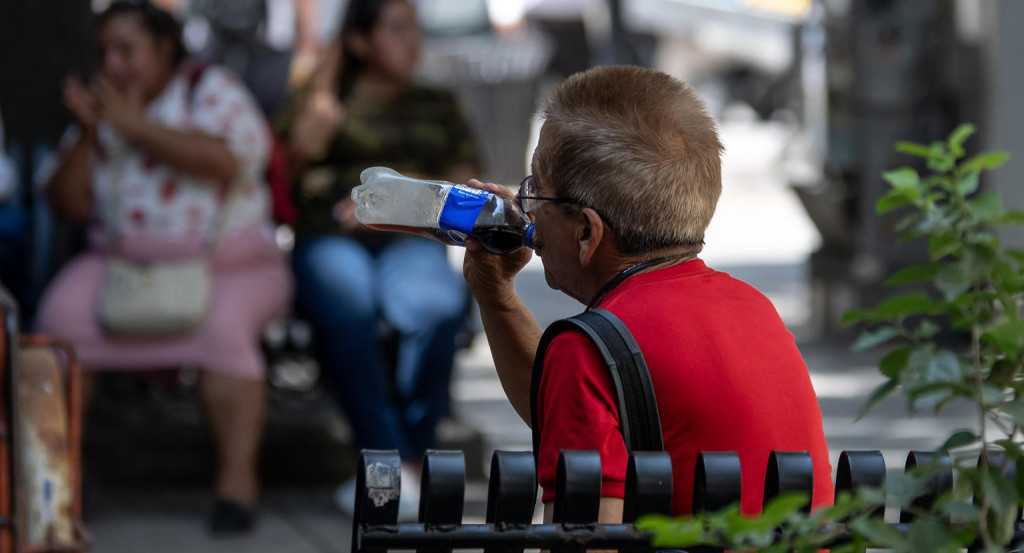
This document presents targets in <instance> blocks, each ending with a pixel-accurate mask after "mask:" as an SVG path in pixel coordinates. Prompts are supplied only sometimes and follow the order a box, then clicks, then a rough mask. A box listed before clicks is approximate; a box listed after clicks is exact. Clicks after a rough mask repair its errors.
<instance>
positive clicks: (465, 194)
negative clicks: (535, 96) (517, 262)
mask: <svg viewBox="0 0 1024 553" xmlns="http://www.w3.org/2000/svg"><path fill="white" fill-rule="evenodd" d="M359 180H360V181H361V182H362V184H360V185H359V186H357V187H355V188H354V189H353V190H352V199H353V200H355V202H356V219H358V220H359V222H360V223H362V224H364V225H366V226H368V227H372V228H375V229H378V230H388V231H399V232H408V233H412V234H419V235H421V236H426V237H428V238H433V239H434V240H437V241H439V242H444V243H445V244H451V245H453V246H465V245H466V237H467V236H472V237H474V238H476V239H477V240H479V241H480V243H481V244H482V245H483V246H484V248H487V250H488V251H490V252H493V253H508V252H512V251H515V250H518V249H519V248H522V247H523V246H527V247H531V248H532V247H533V224H531V223H530V221H529V219H528V218H527V217H526V216H525V215H523V212H522V211H520V210H519V206H517V205H516V202H514V201H509V200H506V199H505V198H503V197H501V196H498V195H496V194H492V193H490V192H486V191H484V190H477V189H476V188H471V187H469V186H465V185H461V184H452V183H450V182H445V181H434V180H421V179H414V178H411V177H407V176H405V175H402V174H400V173H398V172H397V171H395V170H393V169H388V168H387V167H370V168H369V169H366V170H365V171H363V172H362V174H360V175H359Z"/></svg>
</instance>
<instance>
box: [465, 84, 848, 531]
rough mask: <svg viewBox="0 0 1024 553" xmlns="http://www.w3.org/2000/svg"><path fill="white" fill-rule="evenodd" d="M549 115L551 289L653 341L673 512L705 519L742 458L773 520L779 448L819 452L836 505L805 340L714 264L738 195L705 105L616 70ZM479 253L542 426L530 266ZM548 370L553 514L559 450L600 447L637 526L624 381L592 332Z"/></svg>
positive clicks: (613, 485) (537, 157)
mask: <svg viewBox="0 0 1024 553" xmlns="http://www.w3.org/2000/svg"><path fill="white" fill-rule="evenodd" d="M542 110H543V111H542V114H543V116H544V125H543V128H542V129H541V134H540V141H539V143H538V145H537V149H536V151H535V152H534V155H533V161H532V173H533V174H532V176H530V177H527V178H526V180H524V181H523V184H522V185H521V187H520V190H519V195H518V201H519V203H520V205H521V207H523V209H524V211H526V212H527V213H528V214H529V216H530V217H532V218H533V220H534V222H535V225H536V227H535V228H536V232H535V244H536V251H537V254H538V255H540V256H541V260H542V261H543V264H544V276H545V278H546V279H547V282H548V285H549V286H551V287H552V288H554V289H557V290H561V291H563V292H565V293H566V294H568V295H570V296H572V297H573V298H575V299H577V300H578V301H580V302H581V303H583V304H585V305H587V306H588V309H589V308H594V307H598V306H600V307H601V308H603V309H606V310H608V311H611V312H612V313H614V314H615V315H617V316H618V317H619V318H620V319H621V320H622V321H623V322H624V323H625V324H626V326H627V327H628V328H629V329H630V331H631V332H632V334H633V336H634V337H635V338H636V341H637V343H638V344H639V346H640V348H641V350H642V352H643V355H644V357H645V359H646V362H647V365H648V367H649V370H650V374H651V380H652V382H653V385H654V389H655V396H656V398H657V403H658V410H659V414H660V418H661V428H662V436H663V442H664V444H665V450H666V451H668V452H669V454H670V456H671V458H672V463H673V472H674V476H675V478H674V481H675V490H674V507H673V510H674V511H675V512H676V513H677V514H683V513H687V512H689V511H690V506H691V498H692V486H693V472H694V463H695V460H696V456H697V454H698V453H699V452H701V451H736V452H738V453H739V456H740V462H741V465H742V472H743V483H744V494H743V499H742V505H741V508H742V510H743V511H744V512H746V513H756V512H758V511H759V510H760V504H761V500H762V497H763V486H764V477H765V471H766V467H767V462H768V456H769V454H770V453H771V451H772V450H782V451H809V452H810V454H811V456H812V459H813V462H814V465H815V474H814V482H815V488H814V497H813V503H814V505H821V504H828V503H830V502H831V499H832V488H831V466H830V464H829V459H828V449H827V447H826V444H825V438H824V435H823V432H822V427H821V411H820V410H819V408H818V403H817V399H816V397H815V395H814V390H813V388H812V387H811V381H810V378H809V376H808V373H807V367H806V366H805V364H804V362H803V359H802V358H801V356H800V352H799V351H798V350H797V348H796V345H795V344H794V340H793V336H792V335H791V334H790V333H789V332H788V331H787V330H786V327H785V326H784V325H783V323H782V321H781V319H780V318H779V316H778V314H777V313H776V311H775V309H774V307H773V306H772V304H771V303H770V302H769V301H768V299H767V298H765V297H764V296H763V295H761V294H760V293H759V292H758V291H756V290H754V289H753V288H752V287H750V286H749V285H747V284H745V283H743V282H740V281H738V280H735V279H733V278H732V277H730V276H729V275H728V274H726V273H720V272H717V271H714V270H712V269H710V268H708V267H707V266H705V264H704V263H703V262H702V261H701V260H700V259H698V257H697V255H698V254H699V253H700V251H701V247H702V245H703V241H704V231H705V229H706V228H707V225H708V223H709V222H710V220H711V216H712V215H713V214H714V211H715V206H716V204H717V202H718V197H719V194H720V192H721V188H722V184H721V164H720V155H721V151H722V145H721V143H720V142H719V140H718V133H717V130H716V128H715V124H714V121H713V120H712V118H711V117H710V116H709V115H708V114H707V111H706V110H705V108H704V104H703V102H701V100H700V99H699V98H697V96H696V95H695V93H694V92H693V89H691V88H690V87H688V86H687V85H685V84H683V83H681V82H679V81H677V80H676V79H673V78H672V77H670V76H668V75H666V74H664V73H661V72H657V71H653V70H648V69H641V68H637V67H624V66H613V67H600V68H596V69H591V70H589V71H586V72H583V73H578V74H576V75H573V76H572V77H570V78H569V79H568V80H566V81H565V82H564V83H563V84H562V85H561V86H559V87H558V89H557V90H555V92H554V94H553V95H552V97H551V98H550V99H549V100H548V101H547V102H546V104H545V105H544V106H543V108H542ZM471 184H473V185H475V186H479V187H482V188H485V189H488V190H491V191H493V192H496V193H503V194H505V195H506V196H507V195H510V194H509V193H508V192H507V191H504V190H503V189H502V187H500V186H497V185H493V184H485V183H481V182H479V181H473V182H471ZM468 248H469V253H468V255H467V256H466V261H465V266H464V273H465V276H466V280H467V282H468V283H469V286H470V289H471V290H472V291H473V294H474V296H475V297H476V299H477V301H478V302H479V304H480V311H481V315H482V318H483V324H484V330H485V332H486V333H487V338H488V342H489V344H490V347H491V352H492V354H493V356H494V361H495V364H496V366H497V371H498V376H499V378H500V379H501V382H502V386H503V387H504V389H505V393H506V394H507V395H508V398H509V401H510V402H511V403H512V405H513V406H514V407H515V409H516V411H517V412H518V413H519V415H520V416H521V417H522V418H523V419H524V420H526V421H527V422H529V421H530V409H531V406H530V379H531V373H532V368H533V361H534V355H535V353H536V352H537V347H538V343H539V342H540V337H541V334H542V332H541V329H540V327H539V326H538V324H537V321H536V320H535V319H534V318H533V316H532V315H531V314H530V312H529V311H528V310H527V308H526V307H525V305H524V304H523V303H522V301H521V300H520V299H519V297H518V296H516V293H515V285H514V278H515V275H516V273H517V272H518V271H519V270H520V269H522V267H523V266H524V265H525V264H526V262H527V260H528V259H529V257H530V253H529V252H528V251H527V250H520V251H519V252H515V253H512V254H507V255H503V256H498V255H493V254H490V253H488V252H487V251H486V250H484V249H483V248H482V247H481V246H480V244H479V243H476V242H474V241H472V240H470V241H469V244H468ZM543 367H544V370H543V373H542V374H543V378H542V379H541V381H540V392H539V396H538V402H537V406H536V407H537V413H538V423H537V424H538V425H539V427H540V429H539V430H540V448H539V451H538V457H539V467H538V476H539V479H540V482H541V485H542V486H543V488H544V494H543V500H544V502H545V511H546V515H547V516H548V517H550V515H551V506H552V503H551V502H552V498H553V493H554V482H555V475H556V468H557V462H558V453H559V451H561V450H562V449H592V450H597V451H598V452H600V454H601V459H602V472H603V489H602V500H601V511H600V513H601V514H600V517H601V521H602V522H617V521H621V516H622V499H621V498H622V495H623V488H624V482H625V475H626V462H627V453H626V447H625V444H624V442H623V439H622V436H621V434H620V431H619V416H618V413H617V409H616V407H615V406H616V400H615V393H614V391H613V390H614V388H613V386H612V381H611V376H610V374H609V371H608V369H607V367H606V366H605V364H604V362H603V361H602V358H601V357H600V355H599V353H598V351H597V349H596V347H595V346H594V344H593V343H592V342H590V341H589V339H588V338H586V337H585V335H584V334H582V333H579V332H575V331H569V332H565V333H563V334H560V335H559V336H558V337H557V338H555V339H554V341H552V342H551V344H550V345H549V347H548V349H547V353H546V356H545V358H544V364H543Z"/></svg>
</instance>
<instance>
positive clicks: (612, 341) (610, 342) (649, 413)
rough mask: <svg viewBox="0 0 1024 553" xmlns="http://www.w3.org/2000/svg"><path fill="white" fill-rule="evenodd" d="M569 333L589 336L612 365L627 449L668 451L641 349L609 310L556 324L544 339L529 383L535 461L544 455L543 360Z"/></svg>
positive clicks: (611, 371) (586, 314) (606, 360)
mask: <svg viewBox="0 0 1024 553" xmlns="http://www.w3.org/2000/svg"><path fill="white" fill-rule="evenodd" d="M570 329H574V330H579V331H581V332H583V333H584V334H586V335H587V336H588V337H589V338H590V339H591V341H593V342H594V345H595V346H597V349H598V351H599V352H600V353H601V357H602V358H603V359H604V362H605V364H606V365H607V366H608V370H609V373H610V374H611V377H612V383H613V385H614V386H615V397H616V402H617V404H618V409H619V422H620V428H621V430H622V439H623V441H624V442H625V443H626V450H627V451H630V452H633V451H662V450H663V449H664V446H663V445H662V441H661V419H660V417H659V416H658V403H657V401H656V399H655V396H654V386H653V385H652V384H651V375H650V373H649V372H648V370H647V362H646V361H645V360H644V356H643V353H641V352H640V346H638V345H637V343H636V340H635V339H634V338H633V334H632V333H630V332H629V329H628V328H626V325H625V324H624V323H623V322H622V321H621V320H620V319H619V318H618V317H616V316H615V315H614V314H612V313H611V312H610V311H607V310H604V309H590V310H588V311H585V312H583V313H580V314H579V315H576V316H574V317H569V318H568V319H561V320H558V321H555V322H554V323H552V324H551V326H549V327H548V328H547V330H545V331H544V335H543V336H542V337H541V340H540V346H538V348H537V356H536V357H535V358H534V360H533V377H532V379H531V381H530V413H531V419H532V420H531V425H530V426H531V427H532V429H533V451H534V456H535V457H536V456H537V455H538V452H539V451H540V428H539V425H538V424H537V409H538V406H537V399H538V396H539V393H540V381H541V376H542V375H543V373H544V357H545V354H546V353H547V350H548V346H549V345H551V341H552V340H554V339H555V336H558V335H559V334H561V333H562V332H563V331H565V330H570Z"/></svg>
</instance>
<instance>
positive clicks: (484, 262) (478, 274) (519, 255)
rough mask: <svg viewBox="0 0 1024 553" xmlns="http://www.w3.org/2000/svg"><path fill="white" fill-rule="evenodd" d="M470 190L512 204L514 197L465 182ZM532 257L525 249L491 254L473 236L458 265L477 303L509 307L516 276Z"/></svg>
mask: <svg viewBox="0 0 1024 553" xmlns="http://www.w3.org/2000/svg"><path fill="white" fill-rule="evenodd" d="M467 184H468V185H469V186H471V187H473V188H478V189H480V190H486V191H488V192H491V193H493V194H498V195H499V196H501V197H503V198H505V199H506V200H507V201H515V196H514V195H513V194H512V192H511V191H509V189H508V188H506V187H504V186H501V185H500V184H494V183H485V182H481V181H478V180H476V179H470V180H469V182H468V183H467ZM532 256H533V252H531V251H530V250H529V249H528V248H522V249H520V250H517V251H514V252H511V253H507V254H503V255H498V254H493V253H491V252H489V251H487V250H486V249H484V247H483V245H481V244H480V242H479V241H477V240H476V239H475V238H473V237H469V238H467V239H466V257H465V259H464V261H463V263H462V274H463V276H464V277H465V278H466V284H467V285H468V286H469V289H470V291H471V292H473V296H474V297H476V300H477V301H478V302H479V303H481V304H488V305H509V304H510V302H511V301H512V299H513V298H514V297H515V278H516V274H518V273H519V271H521V270H522V268H523V267H525V266H526V263H527V262H528V261H530V257H532Z"/></svg>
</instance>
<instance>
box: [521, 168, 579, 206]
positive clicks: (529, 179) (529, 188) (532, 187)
mask: <svg viewBox="0 0 1024 553" xmlns="http://www.w3.org/2000/svg"><path fill="white" fill-rule="evenodd" d="M536 190H537V185H536V184H534V182H533V175H526V178H524V179H523V180H522V182H520V183H519V192H518V193H517V194H516V201H517V202H519V209H521V210H522V211H523V213H530V212H531V211H533V209H534V205H533V204H531V203H530V202H528V201H527V200H541V201H545V202H556V203H563V204H575V205H578V206H583V207H587V205H585V204H584V203H583V202H578V201H576V200H570V199H568V198H552V197H549V196H537V195H534V194H529V192H534V191H536Z"/></svg>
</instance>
